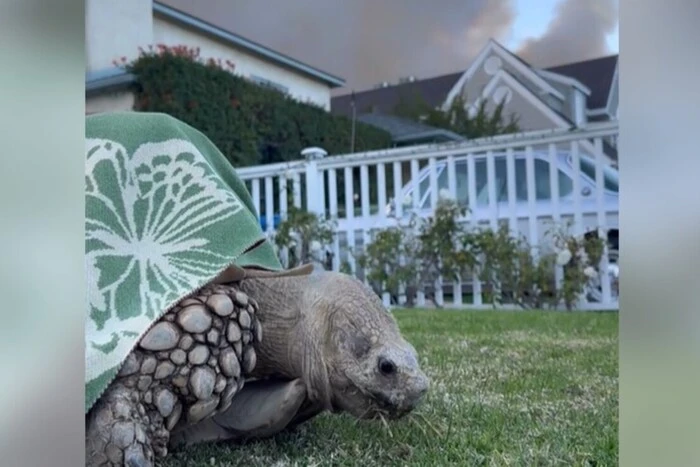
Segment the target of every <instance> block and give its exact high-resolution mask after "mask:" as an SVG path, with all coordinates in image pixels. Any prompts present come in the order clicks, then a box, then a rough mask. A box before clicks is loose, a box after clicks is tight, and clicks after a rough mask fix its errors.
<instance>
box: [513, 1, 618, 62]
mask: <svg viewBox="0 0 700 467" xmlns="http://www.w3.org/2000/svg"><path fill="white" fill-rule="evenodd" d="M617 10H618V0H562V1H561V2H560V3H559V4H558V5H557V7H556V12H555V15H554V18H553V19H552V21H551V23H550V24H549V26H548V28H547V31H546V32H545V33H544V34H543V35H542V36H540V37H537V38H531V39H528V40H526V41H525V42H524V43H523V44H522V46H521V47H520V49H519V50H518V51H517V52H516V53H517V54H518V55H519V56H520V57H522V58H523V59H524V60H526V61H528V62H529V63H530V64H532V65H534V66H538V67H547V66H553V65H561V64H564V63H570V62H575V61H580V60H588V59H591V58H597V57H601V56H604V55H607V54H609V50H608V47H607V44H606V36H608V35H609V34H611V33H613V32H614V31H615V28H616V27H617V18H618V11H617Z"/></svg>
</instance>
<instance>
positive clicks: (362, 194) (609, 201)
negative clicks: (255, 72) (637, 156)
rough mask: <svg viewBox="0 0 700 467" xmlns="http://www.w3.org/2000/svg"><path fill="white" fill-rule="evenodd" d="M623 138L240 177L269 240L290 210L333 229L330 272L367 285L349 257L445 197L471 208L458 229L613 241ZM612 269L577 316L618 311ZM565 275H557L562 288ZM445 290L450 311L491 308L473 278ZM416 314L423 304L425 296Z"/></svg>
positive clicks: (348, 157) (548, 139) (251, 172)
mask: <svg viewBox="0 0 700 467" xmlns="http://www.w3.org/2000/svg"><path fill="white" fill-rule="evenodd" d="M617 135H618V127H617V124H616V123H615V122H605V123H597V124H590V125H589V126H588V127H587V128H586V129H583V130H573V131H568V130H565V131H562V130H552V131H538V132H529V133H520V134H516V135H504V136H498V137H491V138H481V139H478V140H472V141H468V142H462V143H448V144H439V145H423V146H414V147H406V148H397V149H388V150H380V151H371V152H364V153H354V154H344V155H335V156H331V157H325V158H321V159H309V160H303V161H295V162H292V163H278V164H269V165H262V166H255V167H245V168H241V169H237V172H238V175H239V176H240V177H241V179H242V180H244V181H245V182H246V184H247V186H248V189H249V190H250V193H251V195H252V198H253V202H254V204H255V206H256V208H257V210H258V214H259V215H260V216H261V224H262V225H263V228H264V229H265V230H266V231H267V232H268V233H269V234H271V235H272V234H274V228H275V227H276V225H277V223H278V222H279V221H280V219H283V218H284V216H285V214H286V212H287V208H288V206H289V204H290V203H293V204H294V205H295V206H297V207H301V208H304V209H306V210H308V211H311V212H315V213H318V214H323V215H325V216H326V217H327V218H331V219H335V220H336V222H337V235H336V238H335V240H334V242H333V245H329V247H330V249H331V252H332V264H333V269H334V270H336V271H337V270H339V269H340V266H341V264H342V263H343V262H346V264H348V265H349V266H350V268H351V269H352V271H353V272H354V273H356V274H357V275H358V277H360V278H362V277H363V276H364V274H363V271H361V270H359V268H358V266H357V265H356V264H355V261H354V257H353V255H351V254H348V253H349V251H348V250H349V248H348V247H349V246H353V245H354V247H355V248H357V249H361V248H362V247H363V245H366V244H367V242H368V241H369V240H370V235H371V230H372V229H376V228H382V227H387V226H389V225H396V222H397V218H400V217H402V216H404V215H405V214H406V211H408V210H413V211H414V212H417V213H418V214H419V215H423V216H425V215H430V213H431V212H432V210H433V209H434V207H435V206H436V204H437V201H438V197H439V196H440V195H441V194H442V195H444V194H445V191H444V190H447V191H448V192H449V194H450V195H451V196H452V197H454V198H455V199H457V200H458V201H459V202H460V203H462V204H464V205H465V207H468V208H469V214H468V215H467V216H466V217H465V218H463V219H461V221H463V222H466V223H469V224H470V225H477V224H478V225H488V226H490V227H492V228H496V227H497V225H498V224H499V222H502V221H506V222H508V225H509V227H510V229H511V230H512V231H514V232H520V233H522V234H524V235H526V237H527V239H528V240H529V242H530V244H531V245H533V246H534V247H537V246H542V244H543V242H546V241H547V239H546V237H545V235H544V233H545V231H546V230H547V229H548V226H549V225H551V224H552V223H554V224H561V223H563V222H568V223H570V225H571V230H570V233H572V234H574V235H583V234H584V233H585V232H587V231H590V230H595V229H599V232H604V233H606V234H610V235H611V239H616V238H617V231H618V185H617V183H618V182H617V170H616V169H614V168H613V167H614V166H615V163H614V161H613V160H612V159H611V158H610V157H608V155H606V151H604V148H607V149H608V151H607V152H608V153H609V152H610V148H613V147H614V146H615V142H616V140H617ZM613 150H614V149H613ZM552 167H556V168H557V170H552ZM288 183H292V184H293V195H292V198H293V199H291V200H290V199H287V198H288V194H287V189H286V187H287V184H288ZM416 187H418V189H414V188H416ZM611 256H612V255H611ZM609 262H610V259H609V255H608V249H606V251H605V252H604V254H603V259H602V261H601V265H600V268H599V270H600V271H602V272H601V275H600V278H599V279H600V286H599V287H598V288H597V292H596V293H597V294H598V295H597V298H594V299H593V300H591V299H590V298H589V299H584V300H583V301H582V303H581V304H580V306H579V307H578V308H579V309H617V308H618V301H617V293H616V292H615V287H614V281H613V280H612V279H611V277H610V275H609V274H607V273H606V271H608V266H609ZM558 269H560V268H558ZM561 274H562V271H561V270H558V271H556V277H557V281H558V282H559V281H560V280H561ZM443 285H444V286H445V287H447V288H450V289H451V290H452V293H451V294H450V295H451V296H452V299H451V300H450V301H446V300H445V297H444V295H443V291H444V290H443V289H442V288H441V289H440V290H438V291H437V292H436V294H435V297H434V299H435V301H437V302H438V303H440V304H441V305H443V306H447V307H450V306H454V307H477V308H479V307H485V306H488V305H485V304H484V303H483V299H482V288H481V283H480V281H479V280H478V278H476V277H473V278H466V279H465V281H464V282H463V283H452V284H448V283H445V284H443ZM469 289H471V290H469ZM445 290H447V289H445ZM465 297H466V300H465ZM384 299H385V302H386V301H387V300H388V298H387V297H386V296H385V297H384ZM417 304H418V305H419V306H420V305H424V304H425V295H424V294H423V293H421V292H419V294H418V297H417Z"/></svg>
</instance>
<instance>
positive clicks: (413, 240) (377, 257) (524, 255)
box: [358, 194, 605, 309]
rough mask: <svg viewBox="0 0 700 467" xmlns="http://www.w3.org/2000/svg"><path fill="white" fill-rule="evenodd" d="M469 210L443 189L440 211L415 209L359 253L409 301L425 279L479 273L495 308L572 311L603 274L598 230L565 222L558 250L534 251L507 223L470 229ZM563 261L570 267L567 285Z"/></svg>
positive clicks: (377, 280) (380, 283)
mask: <svg viewBox="0 0 700 467" xmlns="http://www.w3.org/2000/svg"><path fill="white" fill-rule="evenodd" d="M465 214H466V212H465V210H464V209H463V208H461V207H460V206H459V205H458V204H457V203H456V202H455V201H454V200H452V199H450V198H449V196H448V195H447V194H441V199H440V200H439V202H438V204H437V208H436V210H435V212H434V214H433V216H431V217H428V218H427V219H419V218H418V217H417V216H415V215H410V216H409V217H408V220H398V221H397V225H396V226H394V227H390V228H387V229H382V230H378V231H375V232H374V233H373V235H372V241H371V242H370V243H369V244H368V245H367V246H366V248H365V249H364V251H363V252H362V253H361V254H359V255H358V258H359V261H358V264H359V265H360V266H361V267H362V268H364V269H365V274H366V277H367V279H368V281H369V282H370V283H371V284H372V286H373V287H374V289H375V290H376V291H377V292H378V293H381V292H389V293H390V294H391V295H392V296H397V294H398V291H399V290H400V289H401V288H403V289H404V290H405V291H406V293H407V296H406V299H407V305H408V306H410V305H411V304H412V303H413V297H412V293H415V291H416V290H418V288H419V287H420V286H425V285H428V288H430V287H433V289H434V287H435V286H434V285H433V284H435V281H436V279H437V278H438V277H442V278H443V279H445V280H448V281H453V280H463V279H464V278H467V277H470V276H471V275H472V274H475V275H476V277H478V278H479V280H480V281H481V282H482V285H483V286H484V289H485V290H484V296H486V297H488V299H489V301H490V302H491V303H492V304H493V305H494V306H496V305H499V304H503V303H512V304H515V305H517V306H520V307H522V308H530V309H532V308H547V307H555V306H557V304H559V303H563V304H564V305H565V306H566V308H567V309H572V308H574V307H575V306H576V304H577V303H578V301H579V299H580V297H581V295H582V294H583V293H584V291H585V288H586V286H587V285H588V284H589V283H590V282H591V280H592V279H594V278H597V277H598V275H599V271H598V266H597V265H598V264H599V262H600V259H601V256H602V253H603V249H604V246H605V243H604V240H603V239H601V238H599V237H598V236H590V237H582V238H578V237H575V236H572V235H570V234H568V233H567V232H566V229H562V228H559V229H555V230H553V231H552V232H548V234H549V235H551V237H552V239H553V242H552V246H553V247H554V248H553V249H552V248H551V249H550V251H546V250H544V249H538V250H537V251H533V248H532V246H531V245H529V244H528V242H527V241H526V239H525V238H524V237H523V236H521V235H513V233H512V232H511V231H510V229H509V228H508V224H507V223H501V224H500V225H499V227H498V228H497V229H495V230H493V229H490V228H473V229H469V228H467V227H466V226H465V223H464V222H462V220H463V216H464V215H465ZM557 266H558V267H561V268H562V269H563V279H562V283H561V287H560V288H559V290H557V287H556V283H555V275H554V273H555V268H556V267H557ZM411 291H413V292H411Z"/></svg>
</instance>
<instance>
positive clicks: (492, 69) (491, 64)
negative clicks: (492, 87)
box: [484, 55, 503, 75]
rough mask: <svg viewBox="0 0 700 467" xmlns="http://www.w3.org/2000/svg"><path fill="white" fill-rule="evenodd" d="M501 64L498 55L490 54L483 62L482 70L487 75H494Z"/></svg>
mask: <svg viewBox="0 0 700 467" xmlns="http://www.w3.org/2000/svg"><path fill="white" fill-rule="evenodd" d="M502 64H503V63H502V62H501V59H500V57H497V56H495V55H492V56H490V57H489V58H488V59H486V62H484V71H485V72H486V73H487V74H489V75H495V74H496V73H497V72H498V70H500V69H501V65H502Z"/></svg>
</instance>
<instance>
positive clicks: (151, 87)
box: [123, 45, 391, 167]
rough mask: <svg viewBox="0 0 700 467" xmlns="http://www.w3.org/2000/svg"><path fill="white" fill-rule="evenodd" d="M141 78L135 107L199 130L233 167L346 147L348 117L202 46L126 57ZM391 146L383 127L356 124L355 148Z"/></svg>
mask: <svg viewBox="0 0 700 467" xmlns="http://www.w3.org/2000/svg"><path fill="white" fill-rule="evenodd" d="M123 65H124V66H125V68H126V70H127V71H129V72H131V73H133V74H134V75H135V76H136V78H137V82H138V85H137V88H136V103H135V106H134V110H137V111H148V112H163V113H167V114H169V115H172V116H173V117H175V118H178V119H180V120H182V121H184V122H185V123H187V124H189V125H192V126H193V127H195V128H197V129H199V130H200V131H202V132H203V133H204V134H205V135H206V136H207V137H209V138H210V139H211V140H212V141H213V142H214V144H215V145H216V146H217V147H218V148H219V149H220V150H221V151H222V152H223V154H224V155H225V156H226V157H227V159H228V160H229V161H230V162H231V164H232V165H234V166H235V167H243V166H249V165H256V164H264V163H272V162H281V161H289V160H296V159H299V158H301V156H300V154H299V152H300V151H301V149H303V148H304V147H308V146H321V147H323V148H324V149H325V150H326V151H328V152H329V153H330V154H339V153H345V152H349V150H350V136H351V135H350V134H351V122H350V120H349V119H348V118H346V117H341V116H333V115H331V114H329V113H328V112H327V111H325V110H324V109H322V108H319V107H316V106H314V105H312V104H307V103H301V102H298V101H296V100H294V99H292V98H290V97H288V96H286V95H284V94H282V93H280V92H279V91H277V90H275V89H272V88H266V87H263V86H260V85H258V84H255V83H253V82H251V81H248V80H246V79H244V78H242V77H240V76H236V75H234V74H233V73H232V71H233V70H234V64H233V63H231V62H225V63H222V62H221V61H218V60H213V59H209V60H207V61H204V60H203V59H201V58H200V56H199V49H198V48H190V47H187V46H175V47H166V46H164V45H158V46H157V47H149V48H148V50H143V49H142V50H141V51H140V55H139V57H138V58H137V59H136V60H134V61H132V62H129V63H123ZM390 146H391V136H390V135H389V134H388V133H386V132H385V131H382V130H379V129H377V128H374V127H372V126H369V125H366V124H363V123H361V122H357V124H356V139H355V148H356V150H357V151H366V150H371V149H383V148H387V147H390Z"/></svg>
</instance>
